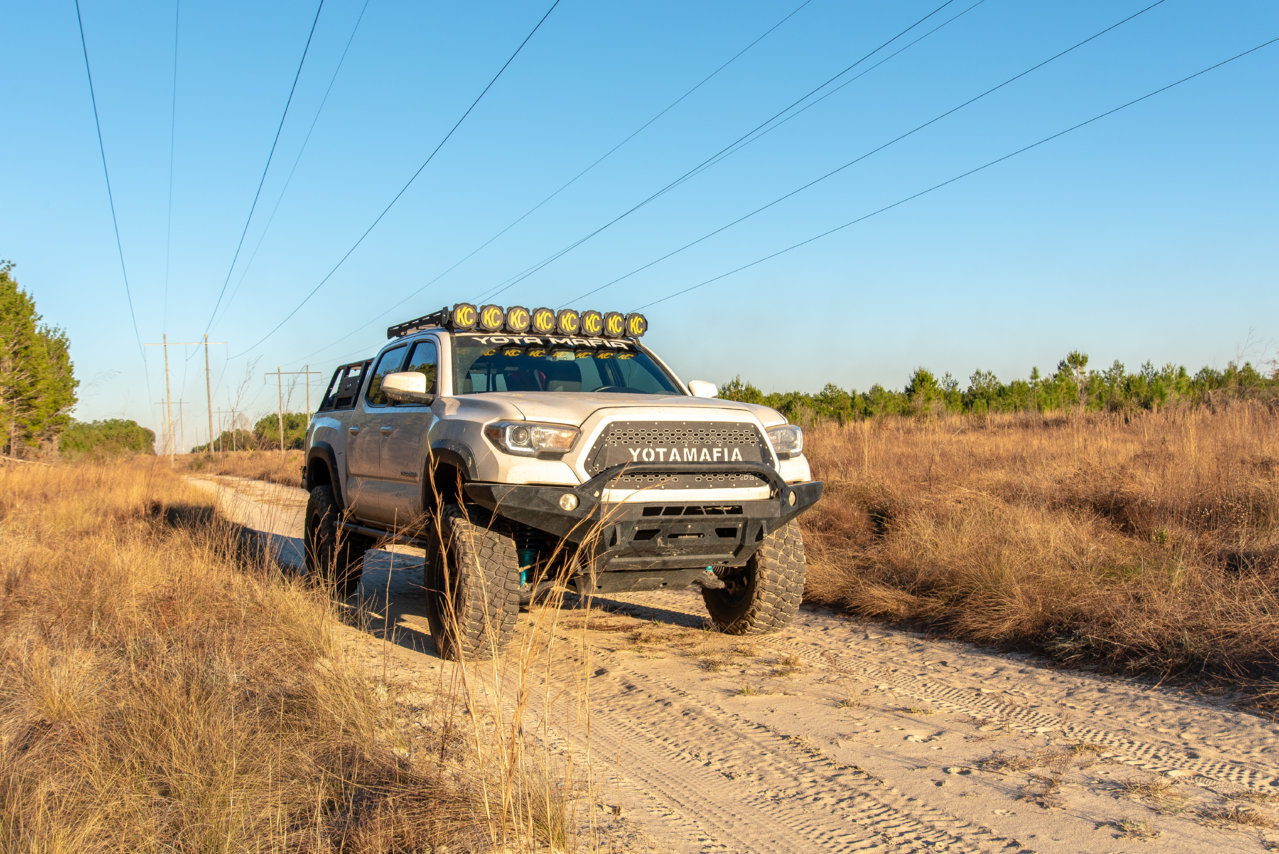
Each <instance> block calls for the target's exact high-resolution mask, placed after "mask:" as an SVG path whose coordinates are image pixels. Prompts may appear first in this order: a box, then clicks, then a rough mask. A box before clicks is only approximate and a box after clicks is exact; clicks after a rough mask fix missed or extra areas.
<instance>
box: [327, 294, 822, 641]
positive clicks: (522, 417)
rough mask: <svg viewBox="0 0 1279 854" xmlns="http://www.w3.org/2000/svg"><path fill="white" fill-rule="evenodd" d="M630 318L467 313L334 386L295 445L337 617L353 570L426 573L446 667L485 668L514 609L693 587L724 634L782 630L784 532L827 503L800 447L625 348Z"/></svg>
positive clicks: (799, 573) (786, 432)
mask: <svg viewBox="0 0 1279 854" xmlns="http://www.w3.org/2000/svg"><path fill="white" fill-rule="evenodd" d="M646 329H647V321H646V320H645V319H644V317H643V316H642V315H638V314H631V315H622V314H619V313H615V312H610V313H607V314H604V313H600V312H593V311H591V312H581V313H579V312H576V311H571V310H561V311H558V312H557V311H552V310H551V309H545V308H541V309H535V310H532V311H530V310H528V309H525V308H523V307H520V306H514V307H510V308H503V307H500V306H493V305H488V306H482V307H476V306H473V305H470V304H466V303H461V304H458V305H455V306H454V307H453V308H451V309H442V310H440V311H438V312H435V313H433V314H430V315H427V316H425V317H421V318H418V319H416V320H412V321H409V322H407V323H402V324H399V325H397V326H393V327H391V328H390V329H389V330H387V335H388V338H389V339H390V341H389V342H388V343H387V345H386V346H385V347H383V348H382V350H381V352H379V353H378V354H377V356H376V357H375V358H374V359H371V360H369V361H364V362H355V363H352V364H349V365H343V366H341V367H339V368H338V369H337V371H336V372H335V373H334V375H333V379H332V381H331V383H330V385H329V388H328V391H327V393H326V394H325V396H324V400H323V402H322V403H321V404H320V408H319V410H318V411H317V412H316V414H315V417H314V418H313V419H312V421H311V425H310V428H309V430H308V431H307V441H306V464H305V467H304V468H303V477H302V480H303V487H304V488H305V489H306V490H307V491H308V492H309V493H310V498H309V501H308V504H307V512H306V534H305V536H306V566H307V571H308V573H309V574H310V575H311V576H312V577H313V578H315V579H317V580H323V581H326V582H327V583H328V584H330V585H331V586H332V587H333V589H334V590H335V591H336V592H337V594H338V595H341V596H346V595H349V594H350V593H352V592H353V591H354V589H355V587H356V586H357V585H358V583H359V578H360V570H361V565H362V562H363V559H364V552H365V551H366V550H367V549H369V548H371V547H373V546H374V544H375V543H377V542H388V541H393V542H400V543H407V544H411V545H415V546H418V547H421V548H423V549H424V550H425V552H426V561H425V577H424V587H425V589H426V606H427V607H426V611H427V617H428V621H429V623H430V627H431V633H432V635H433V636H434V638H435V642H436V646H437V648H438V650H439V652H440V654H441V655H443V656H445V657H450V658H463V657H468V658H486V657H490V656H491V655H493V654H495V653H496V652H497V650H499V649H500V648H501V647H502V645H503V643H504V642H505V641H506V640H507V639H508V637H509V636H510V634H511V631H512V629H513V627H514V625H515V621H516V618H517V616H518V614H519V609H520V606H521V604H526V603H528V602H529V601H531V599H532V598H533V596H534V595H536V594H537V593H538V592H539V590H543V589H548V588H550V587H552V586H555V585H559V586H560V587H567V588H568V589H570V590H573V591H575V592H577V593H579V594H582V595H590V594H608V593H614V592H622V591H632V590H652V589H658V588H665V587H682V586H687V585H690V584H695V585H699V586H700V587H701V592H702V596H703V597H704V599H705V602H706V607H707V609H708V611H709V612H710V615H711V619H712V620H713V621H714V623H715V625H716V626H717V627H718V628H719V629H721V630H722V631H725V632H730V633H736V634H745V633H761V632H768V631H772V630H775V629H778V628H781V627H782V626H785V625H786V624H787V623H788V622H789V621H790V620H791V619H792V617H794V615H795V613H796V612H797V610H798V608H799V603H800V597H801V595H802V593H803V588H804V548H803V543H802V542H801V539H800V532H799V527H798V525H797V524H796V522H795V517H796V516H798V515H799V513H801V512H802V511H803V510H805V509H806V508H808V507H810V506H812V504H813V503H814V502H816V501H817V499H818V498H819V497H820V495H821V491H822V484H821V483H819V482H815V481H813V480H812V476H811V473H810V471H809V466H808V461H807V460H805V459H804V455H803V434H802V433H801V431H800V429H799V427H797V426H795V425H792V424H787V423H786V419H785V418H783V417H782V416H781V415H780V414H779V413H777V412H776V411H775V410H772V409H769V408H768V407H764V406H755V405H750V404H743V403H734V402H729V401H723V400H717V399H715V394H716V393H717V392H716V388H715V386H714V385H712V384H711V383H706V382H700V381H697V380H693V381H691V382H688V383H684V382H683V381H681V380H680V379H679V378H678V377H677V376H675V374H674V372H672V371H671V370H670V369H669V368H668V367H667V366H666V365H665V364H663V363H662V361H661V359H659V358H658V357H657V356H656V355H654V354H653V353H652V352H651V351H650V350H648V349H647V348H646V347H644V345H643V344H641V343H640V338H641V336H642V335H643V333H644V332H645V331H646Z"/></svg>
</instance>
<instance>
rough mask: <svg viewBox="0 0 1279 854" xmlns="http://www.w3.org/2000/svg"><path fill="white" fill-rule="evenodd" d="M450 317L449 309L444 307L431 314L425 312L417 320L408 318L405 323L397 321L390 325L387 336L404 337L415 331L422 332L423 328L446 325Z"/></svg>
mask: <svg viewBox="0 0 1279 854" xmlns="http://www.w3.org/2000/svg"><path fill="white" fill-rule="evenodd" d="M448 319H449V310H448V309H447V308H442V309H440V310H439V311H433V312H431V313H430V314H424V315H422V316H421V317H419V318H417V319H416V320H407V321H405V322H404V323H397V324H395V325H394V326H388V327H387V329H386V337H387V338H403V337H404V336H405V335H412V334H413V333H414V332H421V331H422V330H423V329H431V328H433V327H436V326H444V325H445V323H447V322H448Z"/></svg>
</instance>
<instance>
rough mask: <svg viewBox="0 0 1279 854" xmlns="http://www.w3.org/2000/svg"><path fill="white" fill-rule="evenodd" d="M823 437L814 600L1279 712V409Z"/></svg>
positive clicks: (817, 436) (817, 433) (810, 531)
mask: <svg viewBox="0 0 1279 854" xmlns="http://www.w3.org/2000/svg"><path fill="white" fill-rule="evenodd" d="M807 445H808V449H809V450H808V453H809V456H810V459H811V460H812V463H813V470H814V474H815V476H816V477H818V478H820V479H823V480H825V481H826V482H827V492H826V496H825V497H824V498H823V500H822V501H821V503H820V504H819V505H818V507H817V509H816V510H815V511H814V512H812V513H809V514H808V515H807V516H805V517H803V518H802V523H803V525H804V529H805V548H806V550H807V552H808V556H809V581H808V587H807V590H806V596H807V598H808V599H809V600H810V601H815V602H820V603H823V604H828V605H836V606H843V607H846V608H848V609H850V610H851V611H853V612H854V613H858V614H861V615H864V616H869V617H878V618H887V619H894V620H907V621H913V622H917V623H922V624H924V625H927V626H929V627H932V628H933V629H935V630H937V631H941V632H944V633H947V634H950V635H953V636H956V637H961V638H967V639H971V640H978V641H985V642H995V643H1002V644H1011V645H1018V646H1030V647H1033V648H1037V649H1040V650H1042V651H1044V652H1046V653H1048V654H1050V655H1053V656H1055V657H1058V658H1060V659H1063V660H1069V661H1076V662H1089V663H1101V664H1106V665H1111V666H1116V667H1121V668H1124V669H1127V670H1131V671H1147V672H1155V673H1158V674H1160V675H1180V676H1183V677H1195V678H1202V679H1204V680H1205V681H1206V682H1212V681H1220V682H1223V683H1232V684H1237V685H1242V686H1245V687H1247V688H1249V689H1250V690H1251V691H1252V692H1253V696H1254V698H1256V699H1257V701H1258V702H1259V703H1261V704H1262V705H1265V706H1268V707H1273V706H1274V705H1275V695H1276V677H1277V675H1279V666H1277V665H1279V659H1277V656H1279V598H1277V597H1279V411H1277V410H1276V409H1275V408H1274V407H1272V406H1267V405H1265V404H1259V403H1251V404H1249V403H1241V404H1234V405H1229V406H1226V407H1221V408H1217V409H1215V410H1210V409H1208V408H1184V409H1173V410H1169V411H1165V412H1161V413H1146V414H1139V415H1136V416H1123V415H1109V414H1073V415H1045V416H1034V415H1008V416H989V417H956V418H952V419H945V420H940V421H911V420H908V419H904V418H893V419H881V420H876V421H865V422H858V423H854V424H850V425H847V426H844V427H839V426H836V425H819V426H817V427H816V428H814V429H812V430H811V431H810V433H809V441H808V443H807Z"/></svg>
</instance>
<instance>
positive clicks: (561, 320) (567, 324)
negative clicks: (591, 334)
mask: <svg viewBox="0 0 1279 854" xmlns="http://www.w3.org/2000/svg"><path fill="white" fill-rule="evenodd" d="M581 327H582V316H581V315H579V314H578V313H577V312H576V311H573V309H571V308H562V309H560V310H559V312H558V313H557V314H556V315H555V328H556V329H558V330H559V333H560V334H561V335H576V334H577V331H578V330H579V329H581Z"/></svg>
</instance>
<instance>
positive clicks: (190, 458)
mask: <svg viewBox="0 0 1279 854" xmlns="http://www.w3.org/2000/svg"><path fill="white" fill-rule="evenodd" d="M177 464H178V466H179V468H181V469H182V470H184V471H191V472H199V473H200V474H224V475H230V476H232V477H243V478H248V479H250V480H265V481H267V482H268V483H279V484H283V485H284V486H299V487H300V486H301V485H302V452H301V451H298V450H293V451H285V452H284V453H283V454H281V453H280V452H279V451H278V450H275V451H270V450H267V451H261V450H254V451H223V452H221V453H216V454H182V455H180V456H178V457H177Z"/></svg>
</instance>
